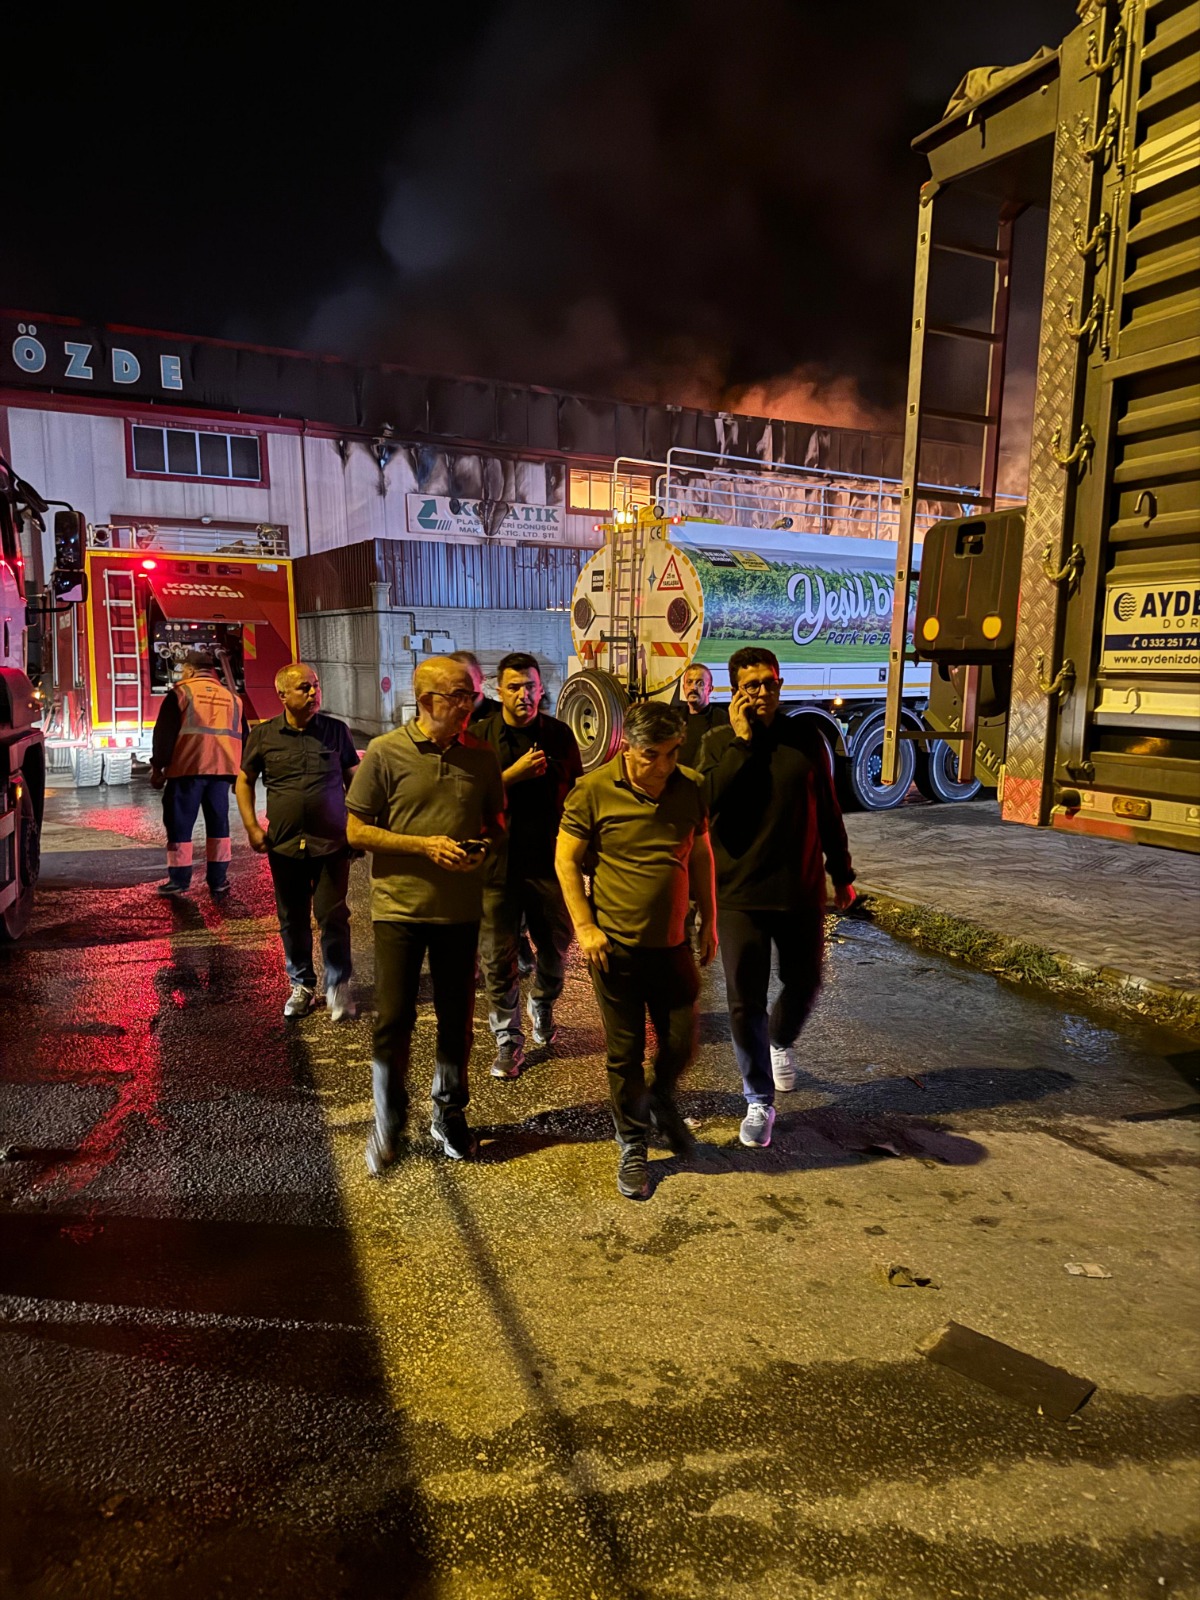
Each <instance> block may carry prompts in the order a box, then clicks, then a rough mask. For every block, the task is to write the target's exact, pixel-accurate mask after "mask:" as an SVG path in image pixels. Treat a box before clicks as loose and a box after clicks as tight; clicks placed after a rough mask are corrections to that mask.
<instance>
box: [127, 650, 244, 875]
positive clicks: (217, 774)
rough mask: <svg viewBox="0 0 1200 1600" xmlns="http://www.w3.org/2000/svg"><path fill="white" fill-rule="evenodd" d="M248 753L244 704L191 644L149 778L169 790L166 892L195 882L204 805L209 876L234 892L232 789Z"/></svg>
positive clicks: (162, 721)
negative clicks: (195, 845) (196, 832)
mask: <svg viewBox="0 0 1200 1600" xmlns="http://www.w3.org/2000/svg"><path fill="white" fill-rule="evenodd" d="M241 760H242V705H241V701H240V700H239V699H238V697H237V695H236V694H234V693H233V691H232V690H231V689H228V688H226V686H225V685H224V684H223V683H222V682H221V680H220V678H219V677H218V676H217V671H216V661H215V659H214V657H213V656H212V655H211V654H210V653H209V652H208V651H206V650H190V651H189V652H188V654H187V655H186V657H185V658H184V663H183V671H182V673H181V675H180V679H179V682H178V683H177V684H175V685H174V686H173V688H171V689H170V690H168V692H167V693H166V694H165V695H164V696H163V701H162V705H161V706H159V708H158V716H157V717H156V718H155V722H154V739H153V743H152V746H151V751H150V782H151V784H152V785H153V786H154V788H156V789H162V791H163V824H164V826H165V827H166V830H167V881H166V882H165V883H160V884H159V885H158V893H159V894H162V895H181V894H186V893H187V891H188V890H189V889H190V888H191V884H192V830H193V829H194V828H195V826H196V818H197V816H198V815H199V814H200V812H201V811H203V813H204V832H205V835H206V837H205V858H206V864H205V872H204V877H205V881H206V882H207V884H208V892H209V893H210V894H211V895H212V897H213V899H214V900H223V899H224V898H225V896H226V895H227V894H228V893H229V857H230V844H229V791H230V789H231V788H232V787H233V780H234V778H236V776H237V773H238V769H239V767H240V765H241Z"/></svg>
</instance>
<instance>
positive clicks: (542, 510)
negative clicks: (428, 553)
mask: <svg viewBox="0 0 1200 1600" xmlns="http://www.w3.org/2000/svg"><path fill="white" fill-rule="evenodd" d="M405 502H406V506H405V510H406V518H407V525H408V531H409V533H411V534H413V535H414V536H415V537H416V538H424V539H439V540H442V541H443V542H449V543H451V544H478V543H479V542H480V541H484V542H486V543H489V544H528V543H533V544H567V543H570V540H569V539H568V538H567V537H566V532H565V528H564V516H563V508H562V507H561V506H527V505H510V506H508V507H507V509H506V510H505V511H504V515H503V517H502V518H501V519H500V521H499V522H498V523H496V524H495V527H494V531H493V532H492V533H491V534H488V533H487V532H486V530H485V526H484V518H485V517H486V516H488V514H489V513H490V512H492V510H493V508H492V506H490V505H489V504H488V503H487V502H482V503H481V502H480V501H478V500H457V499H454V498H453V497H451V496H448V495H432V494H410V495H406V496H405Z"/></svg>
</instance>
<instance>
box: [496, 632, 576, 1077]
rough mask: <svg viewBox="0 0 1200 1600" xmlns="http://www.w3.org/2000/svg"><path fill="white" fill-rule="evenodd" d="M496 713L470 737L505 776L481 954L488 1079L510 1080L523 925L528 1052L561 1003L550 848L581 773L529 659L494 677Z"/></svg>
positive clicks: (570, 737) (563, 927)
mask: <svg viewBox="0 0 1200 1600" xmlns="http://www.w3.org/2000/svg"><path fill="white" fill-rule="evenodd" d="M496 687H497V689H498V691H499V694H500V706H501V709H500V711H499V712H498V713H497V714H496V715H495V716H491V717H488V718H486V719H485V720H484V721H482V722H476V723H474V724H473V726H472V728H471V732H472V733H473V734H474V735H475V737H476V738H477V739H482V740H484V741H485V742H486V743H487V744H488V745H489V746H490V747H491V749H492V750H493V751H494V753H495V755H496V759H497V760H498V761H499V763H500V770H501V772H502V773H503V776H504V791H505V797H506V800H507V802H508V836H507V838H506V840H505V843H504V845H503V846H502V847H501V849H500V850H499V851H498V852H497V856H496V859H495V860H494V861H492V862H491V863H489V866H488V868H487V877H486V880H485V884H484V891H483V929H482V952H483V967H484V973H485V975H486V979H487V994H488V1026H489V1027H490V1028H491V1030H492V1036H493V1038H494V1039H495V1041H496V1059H495V1061H494V1062H493V1063H492V1077H493V1078H518V1077H520V1075H521V1068H522V1067H523V1066H524V1064H525V1048H524V1047H525V1034H524V1031H523V1029H522V1027H521V986H520V973H519V971H518V967H517V952H518V941H519V939H520V936H521V925H522V922H523V921H524V922H525V923H526V924H527V925H528V928H529V932H530V933H531V934H532V936H533V942H534V945H535V947H536V950H537V955H536V960H535V967H534V979H533V986H532V989H531V992H530V996H529V1025H530V1033H531V1037H532V1040H533V1043H534V1044H535V1045H536V1046H537V1047H538V1048H539V1049H542V1048H545V1047H546V1046H548V1045H551V1044H553V1043H554V1039H555V1037H556V1034H557V1031H558V1030H557V1029H556V1028H555V1025H554V1002H555V1001H556V1000H557V999H558V997H559V995H560V994H562V990H563V978H564V967H563V959H564V957H565V956H566V953H567V950H568V948H569V947H570V944H571V919H570V917H569V916H568V915H567V908H566V905H565V904H564V902H563V896H562V889H561V888H560V887H559V882H558V879H557V878H556V877H555V874H554V841H555V836H556V835H557V833H558V824H559V822H560V820H561V818H562V811H563V804H564V802H565V801H566V798H567V795H568V794H569V793H570V790H571V788H572V785H573V784H574V783H575V780H576V779H577V778H579V777H580V776H581V775H582V773H583V763H582V762H581V760H580V757H579V746H578V745H577V744H576V742H575V735H574V734H573V733H572V732H571V730H570V728H568V727H567V725H566V723H565V722H560V721H559V720H558V718H557V717H551V716H547V715H546V713H545V712H544V711H542V709H541V703H542V673H541V668H540V666H539V665H538V661H537V657H536V656H531V655H525V654H524V653H523V652H521V651H514V652H512V653H511V654H510V655H506V656H504V657H503V658H502V660H501V662H500V665H499V666H498V667H497V668H496Z"/></svg>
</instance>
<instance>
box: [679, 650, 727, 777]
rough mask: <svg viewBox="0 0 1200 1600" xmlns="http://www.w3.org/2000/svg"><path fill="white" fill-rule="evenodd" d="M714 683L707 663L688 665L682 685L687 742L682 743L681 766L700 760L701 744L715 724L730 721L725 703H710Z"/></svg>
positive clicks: (682, 703)
mask: <svg viewBox="0 0 1200 1600" xmlns="http://www.w3.org/2000/svg"><path fill="white" fill-rule="evenodd" d="M712 683H713V680H712V673H711V672H710V671H709V670H708V668H707V667H705V666H701V665H699V664H697V665H696V666H694V667H689V668H688V669H687V671H686V672H685V673H684V675H683V679H682V682H681V683H680V685H679V696H680V701H681V705H682V707H686V710H687V723H686V725H685V728H684V734H683V744H682V745H681V746H680V747H679V765H680V766H681V767H694V766H695V765H696V764H697V762H698V761H699V760H700V746H701V745H702V744H703V743H704V735H705V734H706V733H709V732H710V731H711V730H712V729H713V728H725V727H728V725H729V712H728V710H727V709H726V708H725V707H724V706H713V705H710V704H709V700H710V699H711V698H712Z"/></svg>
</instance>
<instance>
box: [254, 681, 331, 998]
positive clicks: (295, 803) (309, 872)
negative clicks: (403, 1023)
mask: <svg viewBox="0 0 1200 1600" xmlns="http://www.w3.org/2000/svg"><path fill="white" fill-rule="evenodd" d="M275 692H276V694H277V695H278V696H279V702H280V704H281V705H282V707H283V710H282V712H281V713H280V714H279V716H277V717H271V718H269V719H268V720H267V721H266V722H260V723H259V725H258V726H257V727H256V728H254V729H252V730H251V733H250V737H249V738H248V739H247V740H246V749H245V753H244V755H243V756H242V770H241V771H240V772H239V773H238V778H237V786H236V789H235V796H236V799H237V808H238V814H239V815H240V816H241V819H242V826H243V827H244V828H245V830H246V838H247V839H248V840H249V842H250V848H251V850H256V851H257V852H258V853H259V854H260V855H265V856H266V858H267V864H268V865H269V867H270V869H271V881H272V883H273V884H274V885H275V910H276V913H277V914H278V917H279V936H280V938H281V939H282V941H283V959H284V965H285V967H286V968H287V975H288V977H289V979H290V980H291V985H292V988H291V993H290V994H289V995H288V997H287V999H286V1000H285V1001H284V1006H283V1014H284V1016H285V1017H303V1016H307V1015H308V1013H309V1012H310V1011H311V1010H312V1009H313V1007H314V1006H315V1005H316V1004H317V974H316V969H315V968H314V966H313V939H312V919H313V917H314V915H315V917H316V919H317V927H318V928H319V929H320V933H321V958H322V960H323V962H324V964H325V990H326V994H327V995H328V998H329V1016H330V1020H331V1021H333V1022H347V1021H350V1020H351V1019H352V1018H353V1017H354V1016H355V1005H354V1000H353V997H352V995H351V989H350V979H351V977H352V975H353V967H352V964H351V957H350V907H349V905H348V903H347V898H346V897H347V893H348V891H349V886H350V846H349V845H348V844H347V843H346V790H347V789H348V788H349V786H350V781H351V779H352V778H353V777H354V774H355V773H356V772H357V771H358V751H357V750H356V749H355V748H354V741H353V739H351V737H350V730H349V728H348V727H347V726H346V724H345V723H344V722H339V721H338V719H337V718H336V717H327V716H324V715H323V714H322V712H321V680H320V678H318V676H317V674H316V672H315V671H314V669H313V668H312V667H310V666H308V664H307V663H306V662H303V661H293V662H290V663H289V665H288V666H286V667H280V669H279V671H278V672H277V673H276V674H275ZM259 778H261V779H262V780H263V783H264V785H265V787H266V791H267V825H266V827H265V828H264V827H263V826H262V824H261V823H260V822H259V820H258V813H257V811H256V810H255V805H254V790H255V785H256V783H257V782H258V780H259Z"/></svg>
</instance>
